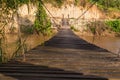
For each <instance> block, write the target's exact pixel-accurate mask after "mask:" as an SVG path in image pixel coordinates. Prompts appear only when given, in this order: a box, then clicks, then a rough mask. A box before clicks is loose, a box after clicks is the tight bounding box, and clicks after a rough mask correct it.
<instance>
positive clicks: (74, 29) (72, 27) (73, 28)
mask: <svg viewBox="0 0 120 80" xmlns="http://www.w3.org/2000/svg"><path fill="white" fill-rule="evenodd" d="M70 28H71V29H72V30H73V31H76V32H77V31H78V30H77V29H76V28H75V27H74V26H71V27H70Z"/></svg>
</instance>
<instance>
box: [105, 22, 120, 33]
mask: <svg viewBox="0 0 120 80" xmlns="http://www.w3.org/2000/svg"><path fill="white" fill-rule="evenodd" d="M106 24H107V25H108V26H109V27H110V28H111V30H112V31H115V32H120V20H114V21H106Z"/></svg>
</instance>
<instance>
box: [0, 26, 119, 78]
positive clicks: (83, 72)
mask: <svg viewBox="0 0 120 80" xmlns="http://www.w3.org/2000/svg"><path fill="white" fill-rule="evenodd" d="M22 59H23V57H22V56H21V57H18V58H16V59H15V60H12V61H10V62H9V63H7V64H0V73H1V74H2V75H5V76H0V80H9V79H10V80H16V79H17V80H108V79H109V78H114V79H115V78H116V79H118V80H119V79H120V59H119V58H117V57H116V55H114V54H112V53H110V52H109V51H107V50H105V49H102V48H100V47H98V46H95V45H94V44H90V43H88V42H86V41H85V40H83V39H81V38H79V37H78V36H76V35H75V34H74V33H73V32H72V31H71V30H70V29H69V28H68V27H67V28H65V27H63V28H62V29H60V30H59V32H58V33H57V35H56V36H54V37H53V38H52V39H50V40H49V41H46V42H45V44H44V46H41V45H39V46H37V47H36V48H34V49H32V50H30V51H28V52H27V53H26V54H25V61H22ZM6 76H8V77H11V78H6ZM105 77H106V78H105Z"/></svg>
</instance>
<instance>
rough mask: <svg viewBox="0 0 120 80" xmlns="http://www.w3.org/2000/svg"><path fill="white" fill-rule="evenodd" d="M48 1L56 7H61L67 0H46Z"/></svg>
mask: <svg viewBox="0 0 120 80" xmlns="http://www.w3.org/2000/svg"><path fill="white" fill-rule="evenodd" d="M44 2H46V3H51V4H52V5H53V6H55V7H61V6H62V5H63V3H64V2H65V0H44Z"/></svg>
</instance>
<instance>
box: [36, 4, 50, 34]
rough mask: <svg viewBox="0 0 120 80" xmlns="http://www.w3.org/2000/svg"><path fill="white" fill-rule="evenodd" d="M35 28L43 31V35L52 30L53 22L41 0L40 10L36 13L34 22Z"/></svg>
mask: <svg viewBox="0 0 120 80" xmlns="http://www.w3.org/2000/svg"><path fill="white" fill-rule="evenodd" d="M34 29H35V30H37V31H38V32H40V33H42V34H43V35H46V34H47V33H48V32H50V31H51V22H50V20H49V19H48V16H47V14H46V12H45V10H44V8H43V6H42V3H41V2H39V4H38V11H37V14H36V20H35V22H34Z"/></svg>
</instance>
